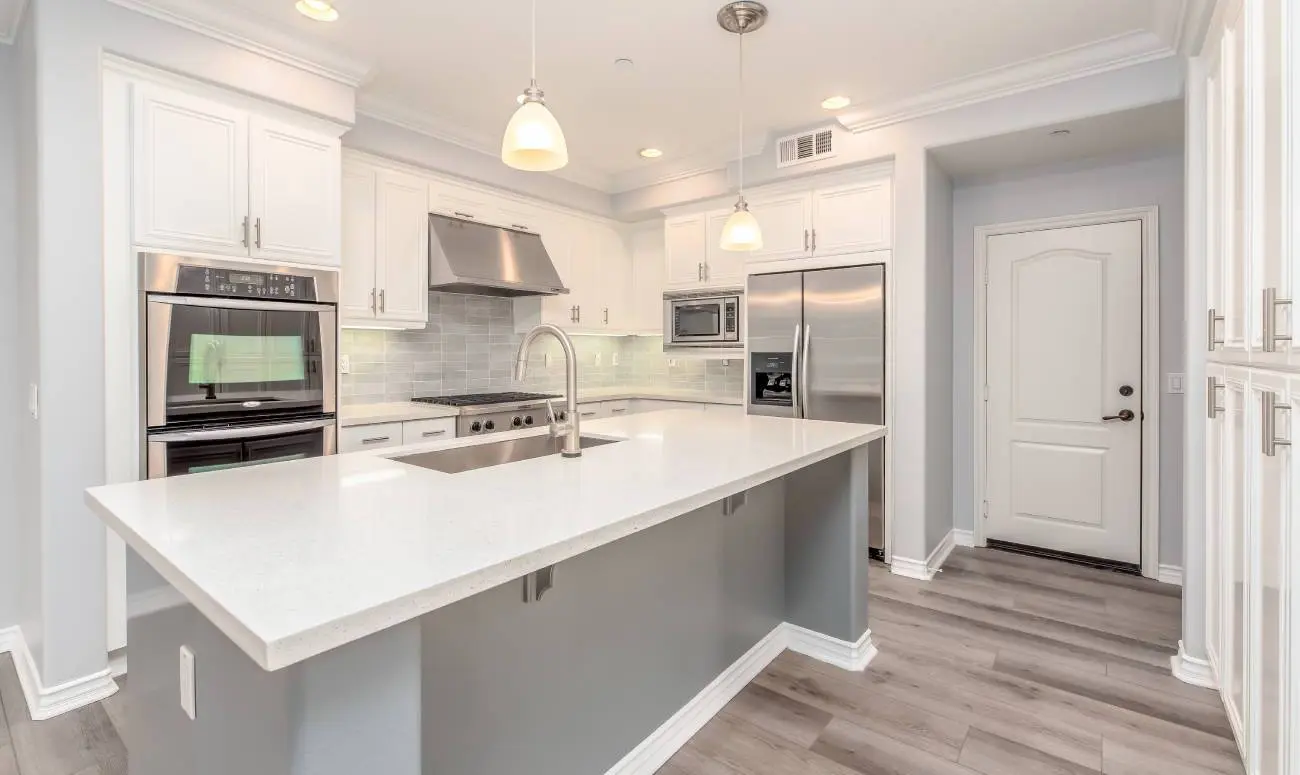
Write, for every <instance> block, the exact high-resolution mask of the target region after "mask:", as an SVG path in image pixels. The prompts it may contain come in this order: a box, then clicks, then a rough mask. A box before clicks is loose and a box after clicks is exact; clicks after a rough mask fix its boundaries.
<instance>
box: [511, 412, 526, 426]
mask: <svg viewBox="0 0 1300 775" xmlns="http://www.w3.org/2000/svg"><path fill="white" fill-rule="evenodd" d="M523 424H524V418H522V417H520V416H519V415H515V416H514V418H513V419H511V420H510V425H511V426H513V427H515V428H519V427H522V426H523Z"/></svg>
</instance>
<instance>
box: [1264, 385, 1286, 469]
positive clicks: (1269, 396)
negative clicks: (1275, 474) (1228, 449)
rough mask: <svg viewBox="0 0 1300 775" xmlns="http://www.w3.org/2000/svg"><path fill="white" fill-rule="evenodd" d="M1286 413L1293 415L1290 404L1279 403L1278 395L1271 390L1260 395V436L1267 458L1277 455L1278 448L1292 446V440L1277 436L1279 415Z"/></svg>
mask: <svg viewBox="0 0 1300 775" xmlns="http://www.w3.org/2000/svg"><path fill="white" fill-rule="evenodd" d="M1278 412H1286V413H1287V416H1288V417H1290V415H1291V405H1290V404H1279V403H1278V402H1277V393H1274V392H1273V391H1271V390H1265V391H1263V392H1262V393H1260V394H1259V435H1260V441H1261V442H1262V443H1261V445H1260V447H1261V449H1260V451H1261V452H1263V453H1264V455H1265V456H1266V457H1274V456H1276V455H1277V448H1278V447H1289V446H1291V440H1290V439H1281V438H1278V435H1277V413H1278Z"/></svg>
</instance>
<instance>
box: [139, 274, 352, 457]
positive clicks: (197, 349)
mask: <svg viewBox="0 0 1300 775" xmlns="http://www.w3.org/2000/svg"><path fill="white" fill-rule="evenodd" d="M337 307H338V274H337V273H335V272H329V271H323V270H310V269H297V268H287V267H266V266H262V265H255V264H252V263H249V262H238V261H224V260H219V259H208V258H197V257H188V256H175V255H167V254H156V253H144V254H141V255H140V333H141V348H140V351H141V353H142V354H143V356H144V357H143V358H142V359H141V361H142V362H141V384H142V385H143V386H144V390H143V399H144V415H145V431H144V444H143V450H142V455H143V461H142V462H143V466H144V468H145V471H146V472H147V474H148V477H149V478H151V479H155V478H160V477H165V476H176V475H179V474H186V473H196V472H199V471H208V470H214V469H217V468H234V467H238V466H245V465H254V464H258V463H269V462H276V461H280V460H292V459H297V458H303V457H315V456H318V455H331V454H334V453H335V452H336V451H337V424H336V419H335V418H336V413H337V408H338V407H337V394H338V385H337V381H338V377H337V375H338V367H337V357H336V353H337V345H338V341H337V340H338V314H337Z"/></svg>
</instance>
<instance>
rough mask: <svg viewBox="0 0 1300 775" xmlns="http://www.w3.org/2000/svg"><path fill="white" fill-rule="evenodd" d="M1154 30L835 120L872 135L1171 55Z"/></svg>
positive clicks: (1004, 69) (991, 72)
mask: <svg viewBox="0 0 1300 775" xmlns="http://www.w3.org/2000/svg"><path fill="white" fill-rule="evenodd" d="M1174 54H1175V51H1174V49H1173V48H1171V47H1170V45H1169V43H1166V42H1165V41H1164V40H1162V39H1161V38H1160V36H1159V35H1156V34H1155V33H1152V32H1147V31H1141V30H1139V31H1134V32H1127V33H1124V34H1122V35H1116V36H1115V37H1112V38H1107V39H1105V40H1100V41H1096V42H1094V43H1089V44H1086V45H1083V46H1077V47H1074V48H1067V49H1064V50H1061V51H1055V52H1053V53H1051V54H1047V55H1046V56H1041V57H1038V58H1036V59H1029V60H1025V61H1023V62H1017V63H1016V64H1012V65H1007V66H1004V67H999V68H995V69H993V70H987V71H985V72H983V73H977V74H975V75H972V76H969V77H966V78H961V79H958V80H955V81H949V82H947V83H945V84H941V85H939V86H937V87H935V88H933V89H930V90H929V91H926V92H922V93H921V94H917V95H914V96H911V97H908V98H906V99H902V100H899V101H897V102H894V103H891V104H888V105H884V106H879V107H874V108H869V109H866V110H856V111H849V112H847V113H842V114H841V115H840V116H839V121H840V123H841V124H843V125H844V128H845V129H848V130H849V131H851V132H870V131H872V130H874V129H880V128H881V127H886V126H889V125H891V124H899V123H902V122H904V121H911V120H913V119H917V118H922V117H924V116H930V115H934V114H936V113H942V112H944V111H947V110H953V109H954V108H960V107H965V106H967V105H974V104H977V103H980V102H986V101H988V100H992V99H997V98H1000V97H1009V96H1012V95H1015V94H1022V93H1024V92H1028V91H1033V90H1035V89H1041V88H1043V87H1046V86H1053V85H1055V84H1059V83H1065V82H1066V81H1073V80H1075V79H1076V78H1083V77H1086V76H1089V75H1097V74H1099V73H1106V72H1110V71H1112V70H1119V69H1121V68H1125V67H1131V66H1133V65H1139V64H1142V63H1144V62H1151V61H1154V60H1157V59H1164V58H1166V57H1170V56H1174Z"/></svg>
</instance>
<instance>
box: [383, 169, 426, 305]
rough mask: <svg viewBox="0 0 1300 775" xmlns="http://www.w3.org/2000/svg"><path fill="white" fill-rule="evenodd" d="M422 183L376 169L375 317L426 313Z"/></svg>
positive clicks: (397, 173) (416, 179) (424, 211)
mask: <svg viewBox="0 0 1300 775" xmlns="http://www.w3.org/2000/svg"><path fill="white" fill-rule="evenodd" d="M428 191H429V189H428V186H427V185H425V182H424V181H423V180H421V179H419V178H416V177H414V176H411V175H405V174H402V173H399V172H392V171H388V170H383V171H381V172H380V173H379V181H378V202H377V207H376V216H375V220H376V230H375V232H376V234H375V237H376V239H375V287H376V290H377V292H378V299H377V305H376V306H377V309H376V313H375V319H376V320H380V321H390V322H398V323H419V324H423V323H425V322H426V321H427V320H428V317H429V201H428Z"/></svg>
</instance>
